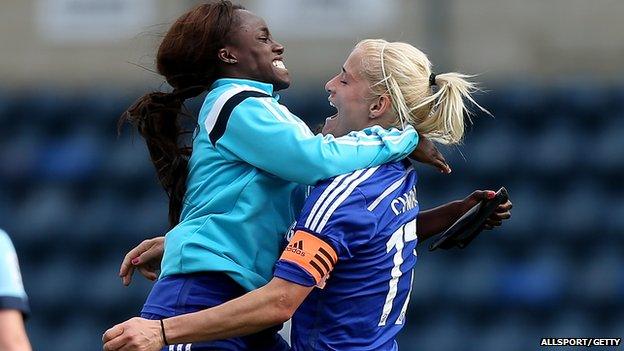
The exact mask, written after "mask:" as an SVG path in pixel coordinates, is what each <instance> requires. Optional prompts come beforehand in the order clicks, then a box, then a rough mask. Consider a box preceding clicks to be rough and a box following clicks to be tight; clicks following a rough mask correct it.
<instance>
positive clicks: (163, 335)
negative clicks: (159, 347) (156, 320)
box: [160, 319, 169, 345]
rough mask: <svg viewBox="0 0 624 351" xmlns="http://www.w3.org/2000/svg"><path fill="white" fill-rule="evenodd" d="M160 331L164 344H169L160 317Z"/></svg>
mask: <svg viewBox="0 0 624 351" xmlns="http://www.w3.org/2000/svg"><path fill="white" fill-rule="evenodd" d="M160 331H161V332H162V337H163V341H164V342H165V345H169V342H168V341H167V336H166V335H165V322H163V320H162V319H161V320H160Z"/></svg>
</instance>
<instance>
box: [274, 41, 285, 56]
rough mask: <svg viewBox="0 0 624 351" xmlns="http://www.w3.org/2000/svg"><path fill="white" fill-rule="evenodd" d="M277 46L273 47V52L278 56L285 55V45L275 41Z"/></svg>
mask: <svg viewBox="0 0 624 351" xmlns="http://www.w3.org/2000/svg"><path fill="white" fill-rule="evenodd" d="M274 43H275V45H274V46H273V51H274V52H276V53H277V54H278V55H281V54H283V53H284V45H282V44H280V43H278V42H276V41H274Z"/></svg>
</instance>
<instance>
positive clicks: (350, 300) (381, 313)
mask: <svg viewBox="0 0 624 351" xmlns="http://www.w3.org/2000/svg"><path fill="white" fill-rule="evenodd" d="M416 180H417V176H416V172H415V171H414V169H413V167H412V166H411V165H410V163H409V162H407V161H402V162H395V163H389V164H385V165H381V166H378V167H372V168H367V169H363V170H359V171H356V172H352V173H349V174H345V175H341V176H338V177H335V178H332V179H329V180H326V181H323V182H322V183H320V184H319V185H317V186H316V187H315V188H313V189H312V191H311V193H310V196H309V197H308V199H307V200H306V203H305V205H304V208H303V211H302V213H301V215H300V217H299V219H298V221H297V223H296V225H295V227H294V228H293V231H294V235H293V236H292V238H291V240H290V243H289V245H288V246H287V247H286V249H285V250H284V252H283V254H282V256H281V258H280V260H279V261H278V262H277V264H276V267H275V272H274V275H275V276H276V277H280V278H282V279H286V280H288V281H291V282H294V283H297V284H300V285H304V286H313V285H316V286H317V287H319V288H321V289H314V290H313V291H312V292H311V294H310V295H309V296H308V298H307V299H306V300H305V301H304V302H303V304H302V305H301V306H300V307H299V309H298V310H297V312H296V313H295V315H294V316H293V324H292V335H291V339H292V346H293V350H395V349H397V344H396V342H395V336H396V334H397V333H398V332H399V331H400V330H401V328H402V326H403V323H404V322H405V313H406V310H407V304H408V302H409V295H410V291H411V286H412V279H413V268H414V266H415V264H416V243H417V236H416V216H417V214H418V210H419V206H418V200H417V198H416Z"/></svg>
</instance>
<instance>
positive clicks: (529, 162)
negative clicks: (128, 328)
mask: <svg viewBox="0 0 624 351" xmlns="http://www.w3.org/2000/svg"><path fill="white" fill-rule="evenodd" d="M196 3H198V2H197V1H165V0H131V1H128V0H3V1H2V2H1V3H0V43H1V50H0V227H1V228H3V229H5V230H6V231H7V232H8V233H9V235H10V236H11V237H12V239H13V241H14V244H15V246H16V249H17V252H18V255H19V257H20V263H21V266H22V274H23V279H24V284H25V287H26V290H27V292H28V294H29V296H30V302H31V307H32V316H31V318H30V319H29V320H28V324H27V327H28V332H29V335H30V338H31V341H32V344H33V346H34V349H35V350H49V351H60V350H99V349H101V342H100V338H101V335H102V332H103V331H104V330H106V329H107V328H108V327H110V326H112V325H113V324H115V323H118V322H121V321H122V320H125V319H127V318H129V317H132V316H134V315H136V314H137V313H138V312H139V310H140V308H141V306H142V303H143V301H144V299H145V297H146V296H147V293H148V291H149V289H150V286H151V283H149V282H147V281H145V280H144V279H142V278H139V277H135V280H134V282H133V284H132V285H131V286H130V287H128V288H125V287H123V286H122V285H121V281H120V280H119V279H118V277H117V272H118V269H119V263H120V262H121V259H122V257H123V256H124V255H125V253H126V252H127V251H128V250H129V249H130V248H132V247H134V246H135V245H136V244H138V243H139V242H140V241H141V240H143V239H144V238H147V237H153V236H156V235H160V234H162V233H163V232H164V231H165V230H166V228H167V215H166V211H167V201H166V198H165V195H164V193H163V191H162V190H161V188H160V187H159V185H158V184H157V182H156V178H155V172H154V170H153V168H152V165H151V163H150V162H149V158H148V156H147V152H146V148H145V146H144V143H143V141H142V139H141V138H140V137H138V136H133V135H132V133H130V131H129V129H126V130H125V132H124V133H122V135H121V136H120V137H118V136H117V132H116V120H117V118H118V116H119V115H120V113H121V112H122V111H123V110H125V109H126V108H127V107H128V106H129V104H130V103H131V102H132V101H133V100H134V99H135V98H137V97H138V96H139V95H141V94H143V93H144V92H146V91H149V90H154V89H165V90H166V89H167V86H166V85H165V84H164V83H163V79H162V78H160V77H158V76H157V75H156V74H154V73H152V72H151V71H150V70H153V68H154V55H155V49H156V47H157V44H158V41H159V39H160V38H161V36H162V35H163V34H164V33H165V32H166V30H167V28H168V25H169V24H170V23H172V21H173V20H174V19H175V18H176V17H177V16H179V15H180V14H181V13H182V12H184V11H185V10H187V9H188V8H190V7H191V6H192V5H194V4H196ZM241 3H242V4H243V5H245V6H246V7H248V8H249V9H250V10H252V11H254V12H256V13H257V14H259V15H260V16H262V17H264V18H265V19H266V21H267V23H268V25H269V28H270V29H271V31H272V32H273V35H274V36H275V37H276V39H277V40H278V41H281V42H282V43H283V44H284V45H285V46H286V53H285V57H286V60H285V63H286V65H287V67H288V68H289V70H290V73H291V76H292V77H293V84H292V86H291V88H290V89H289V91H288V92H284V93H283V94H282V102H283V103H284V104H285V105H287V106H288V107H289V108H290V109H291V110H292V111H293V112H295V113H296V114H298V115H299V116H301V117H302V118H304V119H305V120H306V121H307V122H309V123H310V125H315V124H317V123H318V122H320V121H321V120H323V119H324V117H325V116H328V115H329V114H331V113H332V108H331V107H329V106H328V104H327V100H326V93H325V92H324V88H323V87H324V83H325V82H326V81H327V80H328V79H329V78H330V77H332V76H333V75H334V74H335V73H336V72H338V70H339V69H340V66H341V65H342V63H343V62H344V60H345V58H346V57H347V55H348V54H349V52H350V50H351V48H352V47H353V45H354V44H355V43H356V42H357V41H358V40H360V39H364V38H371V37H373V38H375V37H383V38H386V39H388V40H393V41H394V40H399V41H407V42H409V43H412V44H414V45H415V46H417V47H418V48H420V49H421V50H423V51H424V52H426V53H427V54H428V55H429V58H430V59H431V61H432V62H433V63H434V65H435V67H434V70H435V71H436V72H438V73H441V72H447V71H451V70H457V71H460V72H466V73H475V74H480V76H479V77H478V80H479V81H481V82H483V87H484V88H485V89H486V93H484V94H481V95H479V96H478V98H477V100H478V101H479V102H480V103H481V104H482V105H483V106H484V107H486V108H487V109H489V110H490V111H491V112H492V113H493V114H494V116H495V118H491V117H488V116H485V115H483V114H477V115H476V116H475V117H474V126H473V127H472V128H471V130H470V131H469V133H468V134H467V137H466V141H465V144H464V145H462V146H460V147H453V148H447V149H445V155H446V156H447V158H448V160H449V161H450V163H451V165H452V167H453V173H452V174H451V175H449V176H442V175H439V174H437V173H435V172H433V171H431V170H430V169H427V168H425V167H422V166H418V168H417V170H418V171H419V172H420V175H421V178H420V182H419V201H420V205H421V208H430V207H433V206H436V205H439V204H441V203H443V202H446V201H448V200H453V199H458V198H463V197H464V196H466V195H468V194H469V193H470V192H472V191H473V190H475V189H479V188H490V189H498V187H500V186H502V185H504V186H506V187H507V189H508V190H509V192H510V194H511V198H512V200H513V202H514V210H513V218H512V219H511V220H510V221H508V222H506V223H505V225H504V227H502V228H501V229H498V230H496V231H493V232H487V233H485V234H483V236H481V237H479V238H478V239H477V240H476V241H475V242H474V243H473V244H472V245H471V246H470V247H469V248H468V249H466V250H463V251H462V250H451V251H445V252H439V251H436V252H433V253H429V252H428V251H427V245H428V244H429V243H425V244H421V245H420V249H419V260H418V264H417V266H416V274H415V279H414V287H413V289H414V291H413V293H412V295H411V304H410V309H409V314H408V318H407V325H406V326H405V328H404V330H403V332H402V334H401V336H400V339H399V341H400V348H401V350H405V351H409V350H419V351H427V350H433V351H446V350H460V351H469V350H479V351H487V350H492V351H494V350H536V349H540V347H539V343H540V340H541V338H542V337H623V336H624V303H623V301H624V269H623V268H624V236H623V235H622V234H623V232H624V201H622V199H623V197H624V196H623V195H624V187H623V183H624V182H623V180H624V178H623V176H622V173H623V172H624V59H623V58H624V35H622V33H624V22H622V20H621V18H622V15H624V2H622V1H617V0H594V1H585V0H549V1H541V0H525V1H515V0H462V1H459V0H420V1H408V0H392V1H390V0H387V1H380V0H341V1H329V0H317V1H305V0H256V1H252V0H249V1H242V2H241ZM199 103H201V99H197V100H195V101H191V102H189V103H188V106H189V108H190V109H191V110H195V111H196V110H197V107H198V105H199ZM542 349H547V348H542ZM557 349H559V350H560V349H563V348H557ZM604 349H608V348H604Z"/></svg>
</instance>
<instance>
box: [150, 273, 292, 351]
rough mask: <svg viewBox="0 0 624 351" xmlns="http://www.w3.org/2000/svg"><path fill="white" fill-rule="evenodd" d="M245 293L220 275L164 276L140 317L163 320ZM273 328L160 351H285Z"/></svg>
mask: <svg viewBox="0 0 624 351" xmlns="http://www.w3.org/2000/svg"><path fill="white" fill-rule="evenodd" d="M245 293H246V291H245V289H243V288H242V287H241V286H240V285H238V284H237V283H236V282H234V281H233V280H232V279H231V278H230V277H228V276H227V275H226V274H224V273H220V272H202V273H193V274H177V275H172V276H167V277H164V278H162V279H160V280H158V281H157V282H156V284H154V287H153V288H152V291H151V292H150V294H149V296H148V297H147V301H146V302H145V305H144V306H143V310H141V317H143V318H146V319H163V318H168V317H173V316H178V315H181V314H185V313H190V312H197V311H201V310H203V309H206V308H209V307H213V306H217V305H220V304H222V303H224V302H227V301H229V300H232V299H235V298H237V297H239V296H241V295H244V294H245ZM280 329H281V326H276V327H273V328H270V329H267V330H264V331H261V332H259V333H256V334H252V335H248V336H245V337H239V338H231V339H224V340H216V341H210V342H196V343H192V344H190V343H189V344H178V345H169V346H166V347H165V348H163V351H170V350H173V351H190V350H192V351H203V350H225V351H247V350H258V351H265V350H266V351H287V350H290V347H289V346H288V344H287V343H286V341H285V340H284V339H283V338H282V337H281V336H280V335H279V334H278V333H277V332H278V331H279V330H280Z"/></svg>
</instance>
